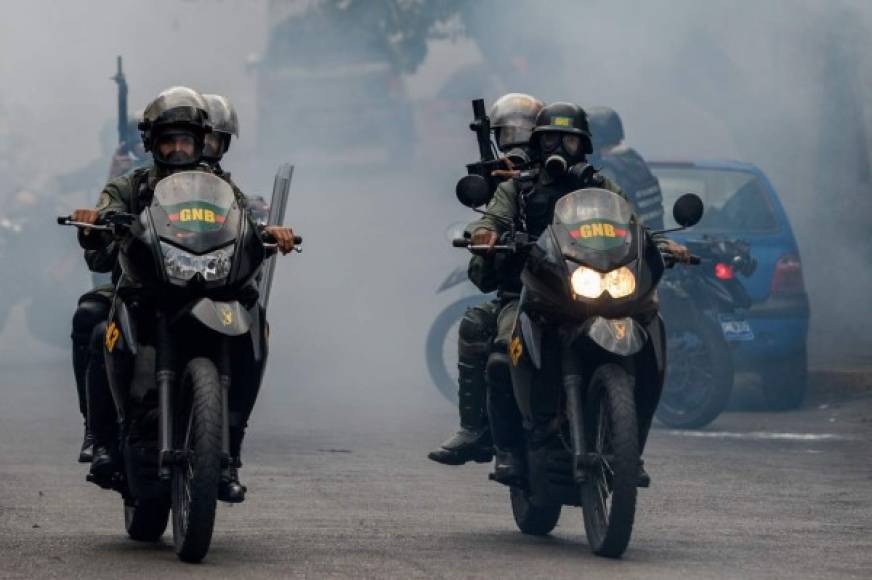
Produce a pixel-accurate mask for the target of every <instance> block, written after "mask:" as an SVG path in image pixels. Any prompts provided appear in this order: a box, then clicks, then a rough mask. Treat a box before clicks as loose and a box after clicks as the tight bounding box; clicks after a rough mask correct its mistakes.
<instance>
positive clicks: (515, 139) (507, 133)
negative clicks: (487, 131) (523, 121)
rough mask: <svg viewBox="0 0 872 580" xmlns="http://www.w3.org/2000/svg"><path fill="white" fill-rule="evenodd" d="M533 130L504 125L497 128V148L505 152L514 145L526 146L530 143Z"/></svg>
mask: <svg viewBox="0 0 872 580" xmlns="http://www.w3.org/2000/svg"><path fill="white" fill-rule="evenodd" d="M532 134H533V130H532V129H531V128H529V127H517V126H512V125H506V126H503V127H498V128H497V135H496V137H497V147H499V148H500V150H505V149H507V148H509V147H512V146H514V145H526V144H527V143H529V142H530V135H532Z"/></svg>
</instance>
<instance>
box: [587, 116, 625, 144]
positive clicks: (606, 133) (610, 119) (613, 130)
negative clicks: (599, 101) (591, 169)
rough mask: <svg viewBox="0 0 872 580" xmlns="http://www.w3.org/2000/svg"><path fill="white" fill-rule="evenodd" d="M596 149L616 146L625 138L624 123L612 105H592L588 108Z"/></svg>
mask: <svg viewBox="0 0 872 580" xmlns="http://www.w3.org/2000/svg"><path fill="white" fill-rule="evenodd" d="M587 117H588V120H589V121H590V128H591V133H592V136H593V146H594V149H596V150H600V149H604V148H606V147H614V146H615V145H617V144H619V143H620V142H621V141H623V140H624V124H623V123H621V118H620V117H619V116H618V113H617V111H615V110H614V109H612V108H611V107H591V108H589V109H588V110H587Z"/></svg>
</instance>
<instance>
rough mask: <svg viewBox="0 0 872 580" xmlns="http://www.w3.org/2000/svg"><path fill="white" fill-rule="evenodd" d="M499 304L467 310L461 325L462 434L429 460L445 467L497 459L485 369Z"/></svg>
mask: <svg viewBox="0 0 872 580" xmlns="http://www.w3.org/2000/svg"><path fill="white" fill-rule="evenodd" d="M498 311H499V302H498V301H496V300H494V301H491V302H486V303H484V304H481V305H479V306H473V307H472V308H469V309H467V311H466V312H465V313H464V315H463V318H462V319H461V321H460V328H459V330H458V341H457V342H458V344H457V355H458V356H457V360H458V362H457V370H458V385H457V400H458V411H459V412H460V430H459V431H457V433H455V434H454V435H452V436H451V437H449V438H448V439H447V440H446V441H445V442H443V443H442V445H441V446H440V448H439V449H437V450H436V451H432V452H430V453H429V454H428V455H427V457H429V458H430V459H432V460H433V461H436V462H438V463H442V464H444V465H463V464H465V463H467V462H469V461H476V462H479V463H483V462H486V461H490V460H491V457H492V456H493V451H492V445H491V440H490V432H489V427H488V421H487V412H486V403H485V402H486V398H487V383H486V379H485V365H486V364H487V357H488V354H489V353H490V349H491V344H492V341H493V337H494V334H495V332H496V315H497V312H498Z"/></svg>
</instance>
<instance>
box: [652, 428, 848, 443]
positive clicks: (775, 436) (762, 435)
mask: <svg viewBox="0 0 872 580" xmlns="http://www.w3.org/2000/svg"><path fill="white" fill-rule="evenodd" d="M666 433H667V434H669V435H681V436H683V437H701V438H709V439H745V440H753V441H805V442H808V441H851V440H852V439H854V438H853V437H849V436H847V435H836V434H835V433H770V432H767V431H748V432H745V433H739V432H735V431H682V430H679V429H670V430H668V431H666Z"/></svg>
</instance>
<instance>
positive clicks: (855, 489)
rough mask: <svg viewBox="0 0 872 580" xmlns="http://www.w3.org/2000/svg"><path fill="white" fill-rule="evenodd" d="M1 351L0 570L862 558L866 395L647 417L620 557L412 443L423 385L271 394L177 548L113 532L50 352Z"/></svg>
mask: <svg viewBox="0 0 872 580" xmlns="http://www.w3.org/2000/svg"><path fill="white" fill-rule="evenodd" d="M2 368H3V372H2V384H0V398H2V404H0V578H88V579H93V578H134V577H146V576H147V577H150V578H175V577H180V578H209V579H213V580H214V579H218V578H234V579H241V578H244V579H246V580H250V579H254V578H289V577H290V578H346V577H368V578H460V577H478V578H493V577H499V578H538V577H541V578H582V577H583V578H664V579H665V578H669V579H674V578H693V579H706V578H790V579H795V578H816V579H821V578H869V577H872V467H870V461H869V460H870V457H872V455H870V451H869V442H870V439H872V399H859V400H855V401H852V402H850V403H841V404H829V405H825V406H824V407H823V408H820V406H815V407H814V408H812V409H806V410H804V411H801V412H796V413H785V414H771V413H763V412H749V411H745V412H732V413H728V414H726V415H724V416H722V417H721V418H720V419H719V420H718V421H717V422H716V423H715V424H714V425H712V426H711V427H710V428H709V429H708V430H706V431H703V432H697V433H692V434H682V433H677V432H671V431H668V430H665V429H659V430H657V431H656V432H655V433H654V435H653V438H652V441H651V446H650V450H649V454H648V458H647V459H648V465H649V470H650V472H651V474H652V476H653V479H654V485H653V487H652V488H650V489H648V490H643V491H642V492H641V495H640V501H639V511H638V515H637V524H636V527H635V531H634V535H633V539H632V542H631V545H630V548H629V550H628V551H627V553H626V555H625V557H624V558H623V559H622V560H619V561H612V560H605V559H602V558H598V557H595V556H593V555H592V554H591V553H590V552H589V550H588V548H587V545H586V541H585V537H584V533H583V526H582V522H581V517H580V513H579V512H578V511H569V510H567V511H565V512H564V515H563V517H562V519H561V521H560V524H559V526H558V527H557V529H556V530H555V532H554V533H553V535H551V536H550V537H545V538H534V537H527V536H524V535H522V534H520V533H519V532H518V531H516V529H515V526H514V523H513V520H512V517H511V512H510V509H509V505H508V498H507V491H506V489H505V488H503V487H501V486H499V485H497V484H494V483H489V482H488V481H487V472H488V468H487V467H486V466H469V467H463V468H447V467H442V466H439V465H436V464H434V463H431V462H429V461H428V460H427V459H426V458H425V454H426V451H427V450H428V449H429V448H430V447H431V446H433V445H434V444H435V443H437V442H438V441H439V440H440V439H441V438H442V437H443V436H444V435H445V434H446V433H447V432H448V431H449V430H450V429H451V428H452V426H453V423H454V415H453V413H452V410H451V409H450V408H449V407H448V406H447V405H446V404H444V402H441V401H440V400H439V399H438V398H437V397H436V396H435V395H434V396H432V397H431V396H430V394H429V393H428V394H426V395H425V396H423V397H421V399H420V401H417V402H412V403H408V404H404V407H403V410H402V412H401V413H384V414H383V415H381V416H379V415H378V414H373V415H372V416H368V417H366V420H355V419H354V418H353V417H345V416H344V413H347V412H348V409H344V410H342V412H337V413H336V414H334V415H333V416H331V414H330V413H329V412H326V411H324V409H327V408H329V405H327V404H326V403H325V404H324V405H323V406H320V407H318V406H299V405H289V406H287V407H286V408H280V409H279V411H280V412H272V413H261V415H259V416H258V417H256V419H258V420H257V421H256V425H255V428H254V432H253V433H252V435H251V436H250V438H249V440H248V442H247V453H246V456H245V461H246V466H245V468H244V470H243V474H244V476H245V477H244V479H245V482H246V483H247V484H248V486H249V490H250V495H249V499H248V500H247V501H246V502H245V503H244V504H242V505H239V506H233V507H229V506H226V505H222V507H221V508H220V510H219V516H218V521H217V525H216V531H215V536H214V540H213V543H212V548H211V551H210V553H209V555H208V557H207V559H206V561H205V562H204V563H203V564H200V565H188V564H184V563H181V562H179V561H178V560H177V559H176V557H175V554H174V553H173V549H172V545H171V540H170V538H169V535H166V536H165V537H164V540H163V542H162V543H159V544H157V545H150V544H137V543H135V542H132V541H130V540H128V539H127V538H126V536H125V534H124V532H123V518H122V511H121V501H120V499H119V498H118V496H117V495H115V494H114V493H112V492H106V491H102V490H99V489H98V488H96V487H95V486H93V485H91V484H88V483H86V482H85V481H84V474H85V469H84V466H81V465H78V464H76V463H74V462H73V458H74V455H75V454H76V448H77V443H78V437H79V435H80V432H79V423H78V419H77V416H76V415H77V413H76V411H75V408H74V399H73V394H72V386H71V383H70V380H69V377H68V372H67V369H66V367H65V366H64V365H63V364H61V363H60V362H55V363H52V364H48V363H46V364H44V365H42V366H40V367H35V366H33V365H32V364H27V365H21V366H16V365H15V364H8V363H7V364H4V365H3V367H2ZM425 388H426V386H424V385H422V386H421V389H425ZM328 399H329V398H328ZM268 406H270V407H273V409H272V411H276V409H275V407H281V405H279V404H278V403H275V404H271V405H268ZM385 407H389V405H385Z"/></svg>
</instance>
